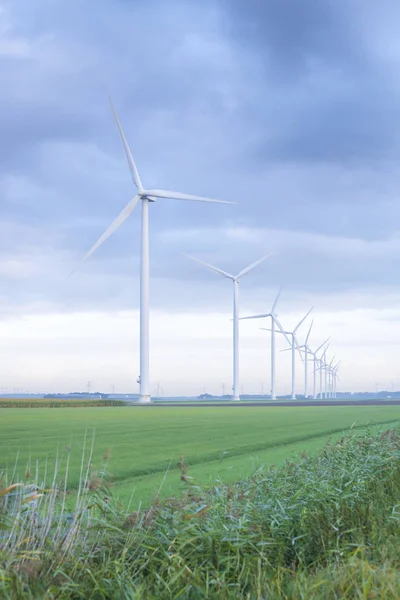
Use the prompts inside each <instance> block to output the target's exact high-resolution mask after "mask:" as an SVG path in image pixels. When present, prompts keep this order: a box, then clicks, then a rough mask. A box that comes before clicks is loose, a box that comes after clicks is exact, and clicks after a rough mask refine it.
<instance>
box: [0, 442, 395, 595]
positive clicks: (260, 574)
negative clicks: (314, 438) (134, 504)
mask: <svg viewBox="0 0 400 600" xmlns="http://www.w3.org/2000/svg"><path fill="white" fill-rule="evenodd" d="M89 454H90V450H89ZM87 458H88V454H86V455H84V456H83V459H82V461H81V464H82V474H81V485H80V486H79V494H78V498H77V502H76V507H75V512H74V513H73V514H72V515H65V503H64V494H63V493H62V487H61V489H60V488H59V489H58V491H57V490H52V491H51V490H50V491H49V490H38V492H39V493H34V494H33V495H32V489H31V488H29V489H27V488H26V486H25V487H24V486H22V487H18V488H9V489H5V490H3V491H0V597H1V598H4V599H5V600H8V599H10V600H11V599H18V598H21V599H22V598H43V599H46V600H47V599H48V600H49V599H50V598H52V599H53V598H59V599H61V600H62V599H71V600H72V599H74V600H75V599H80V598H82V599H87V598H91V599H96V600H97V599H104V600H106V599H116V600H117V599H118V600H119V599H121V600H122V599H125V598H128V599H132V600H150V599H155V598H157V599H158V598H160V599H164V598H165V599H170V598H176V599H178V598H179V599H181V600H202V599H206V598H207V599H215V600H216V599H218V600H230V599H232V600H233V599H237V598H245V599H249V600H252V599H254V600H256V599H257V600H262V599H266V598H268V599H271V600H280V599H286V600H289V599H291V600H303V599H307V600H322V599H324V600H334V599H338V600H339V599H344V600H346V599H355V598H358V599H364V600H368V599H371V600H372V599H374V598H375V599H380V598H385V599H387V600H395V599H397V598H399V597H400V570H399V568H398V567H399V565H400V541H399V540H400V508H399V504H398V502H399V500H398V499H399V492H400V435H399V431H397V430H389V431H380V432H375V433H374V432H373V431H372V430H371V431H370V430H367V431H364V432H363V433H362V434H361V435H355V433H354V430H353V432H352V433H351V434H349V435H346V436H344V437H342V438H341V439H340V440H338V441H337V443H335V444H331V443H329V444H327V445H325V446H324V448H323V449H322V450H321V451H320V452H319V453H318V454H317V455H316V456H310V455H309V454H307V453H302V455H301V456H300V457H298V459H297V460H296V461H286V462H285V463H284V464H283V465H282V466H280V467H273V468H259V469H258V470H256V471H255V472H253V474H252V476H251V477H249V478H247V479H244V480H242V481H240V482H236V483H234V484H228V485H222V484H217V485H214V486H213V487H211V488H204V487H202V486H199V485H198V483H197V482H196V481H194V480H192V479H190V477H191V469H190V467H188V465H187V464H185V463H184V461H182V460H181V461H180V464H179V471H180V474H181V477H182V478H183V479H184V480H186V481H187V482H188V484H187V486H186V487H187V489H186V492H185V493H184V494H183V495H182V496H181V497H180V498H176V499H169V500H168V501H166V502H156V503H154V504H153V505H152V506H151V507H149V508H148V509H146V510H142V511H134V512H132V510H131V509H130V508H129V507H127V506H124V505H121V504H120V503H118V502H117V501H116V500H115V499H114V498H113V497H112V494H110V491H109V490H108V489H107V488H106V487H104V486H103V483H102V476H100V477H99V485H98V486H97V488H96V490H95V491H93V488H91V487H90V485H89V479H88V477H89V472H88V470H86V469H85V467H84V465H85V464H87ZM103 466H104V468H106V465H105V464H104V465H103ZM56 479H57V476H56V477H53V482H55V481H56ZM35 483H36V485H38V484H39V481H36V482H35ZM15 490H18V493H15ZM13 494H14V495H13ZM34 503H36V505H34ZM67 516H69V517H70V520H69V521H68V519H66V518H65V517H67Z"/></svg>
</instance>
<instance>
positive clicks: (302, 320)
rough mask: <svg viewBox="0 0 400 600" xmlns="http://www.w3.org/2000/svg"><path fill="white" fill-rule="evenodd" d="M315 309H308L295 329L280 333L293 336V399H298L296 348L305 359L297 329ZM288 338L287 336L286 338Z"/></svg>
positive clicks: (290, 343)
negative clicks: (296, 390) (296, 387)
mask: <svg viewBox="0 0 400 600" xmlns="http://www.w3.org/2000/svg"><path fill="white" fill-rule="evenodd" d="M313 309H314V307H312V308H310V310H309V311H308V313H307V314H306V315H305V316H304V317H303V318H302V319H301V320H300V321H299V322H298V323H297V325H296V327H295V328H294V329H293V331H284V332H282V331H279V332H278V333H284V334H286V335H287V336H291V338H292V339H291V341H290V340H289V346H290V348H289V350H291V351H292V400H296V393H295V385H296V350H297V351H298V352H299V354H300V358H301V360H303V356H302V354H301V352H300V345H299V342H298V340H297V337H296V331H297V330H298V329H299V327H300V325H302V323H303V322H304V321H305V320H306V319H307V317H308V315H309V314H310V313H311V311H312V310H313ZM261 329H264V330H265V331H271V329H267V328H266V327H261ZM286 339H287V338H286ZM282 352H286V350H282Z"/></svg>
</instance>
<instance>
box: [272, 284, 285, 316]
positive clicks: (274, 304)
mask: <svg viewBox="0 0 400 600" xmlns="http://www.w3.org/2000/svg"><path fill="white" fill-rule="evenodd" d="M282 290H283V285H281V287H280V288H279V292H278V293H277V295H276V298H275V300H274V303H273V305H272V308H271V314H272V315H273V314H274V313H275V308H276V305H277V304H278V300H279V296H280V295H281V293H282Z"/></svg>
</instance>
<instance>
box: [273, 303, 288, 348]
mask: <svg viewBox="0 0 400 600" xmlns="http://www.w3.org/2000/svg"><path fill="white" fill-rule="evenodd" d="M271 313H272V314H271V316H272V318H273V320H274V321H275V323H276V324H277V325H278V329H280V333H282V334H283V335H284V336H285V339H286V341H287V343H288V344H289V346H292V340H290V339H289V336H287V335H286V331H285V330H284V329H283V327H282V325H281V323H280V321H279V320H278V319H277V318H276V317H275V316H274V313H273V312H272V311H271Z"/></svg>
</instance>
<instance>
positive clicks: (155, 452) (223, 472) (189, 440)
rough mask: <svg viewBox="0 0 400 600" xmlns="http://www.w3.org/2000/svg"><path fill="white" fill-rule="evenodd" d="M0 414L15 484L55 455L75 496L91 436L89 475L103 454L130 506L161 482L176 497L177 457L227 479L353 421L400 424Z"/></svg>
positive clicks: (106, 412)
mask: <svg viewBox="0 0 400 600" xmlns="http://www.w3.org/2000/svg"><path fill="white" fill-rule="evenodd" d="M0 416H1V420H0V473H1V471H2V470H3V471H7V472H11V471H13V470H14V469H16V473H17V478H18V479H20V480H21V479H22V478H23V477H24V475H25V472H26V470H27V467H29V469H30V470H31V471H32V468H33V467H34V466H35V465H36V461H38V462H39V464H40V468H41V469H42V470H43V469H44V468H47V470H50V471H51V470H52V468H53V465H54V462H55V461H56V457H57V456H58V460H59V462H60V466H59V472H60V475H62V474H63V472H64V471H65V467H66V462H67V458H68V461H69V488H70V490H72V491H73V492H74V493H76V490H77V489H78V486H79V473H80V464H81V455H82V444H83V440H84V438H85V436H89V437H91V436H92V434H93V433H94V435H95V440H96V441H95V447H94V452H93V459H92V463H93V471H95V470H98V469H99V465H101V464H102V461H103V455H104V454H105V453H106V452H107V453H109V454H110V458H109V460H108V472H109V476H108V478H109V483H110V485H111V486H112V490H113V494H114V495H115V496H117V497H119V498H121V499H122V500H124V501H127V500H128V499H129V497H130V496H131V494H132V491H134V506H138V505H139V504H140V503H143V504H145V505H150V504H151V502H152V501H153V499H154V496H155V495H156V493H157V492H158V490H159V488H160V486H161V485H162V488H161V492H160V497H161V498H166V497H168V496H171V495H176V494H177V493H179V491H180V489H181V486H182V484H181V482H180V479H179V472H178V468H177V463H178V460H179V457H180V456H181V455H183V456H184V458H185V461H186V462H187V463H188V464H190V468H191V472H192V474H193V476H194V477H195V478H196V480H197V481H199V482H200V483H201V484H211V483H213V482H215V481H216V480H220V481H222V482H224V483H230V482H233V481H236V480H238V479H241V478H243V477H246V476H248V475H249V474H250V473H252V472H253V471H254V469H255V468H256V467H257V466H258V465H261V464H267V465H268V464H273V463H275V464H279V463H281V462H282V461H284V460H285V458H287V457H290V456H294V455H296V454H298V453H299V452H300V451H301V450H303V449H307V450H309V451H314V452H315V451H318V449H320V448H321V447H322V446H323V445H324V443H325V441H326V439H327V438H328V437H330V436H338V435H340V434H341V432H342V431H343V430H345V429H348V428H349V427H350V426H352V425H353V424H354V425H355V427H358V426H361V425H365V424H368V423H394V422H396V421H400V407H392V406H382V407H296V408H247V409H238V408H229V407H226V408H216V407H214V408H209V409H207V408H194V407H190V408H189V407H187V408H184V407H177V408H175V407H168V408H167V407H164V408H162V407H160V408H146V407H121V408H101V409H100V408H80V409H79V410H74V409H70V408H64V409H63V410H60V411H58V410H49V409H40V408H37V409H35V410H25V409H4V410H2V411H1V413H0ZM67 448H68V450H67ZM69 449H70V450H69ZM16 457H17V459H16ZM15 465H16V466H15Z"/></svg>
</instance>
